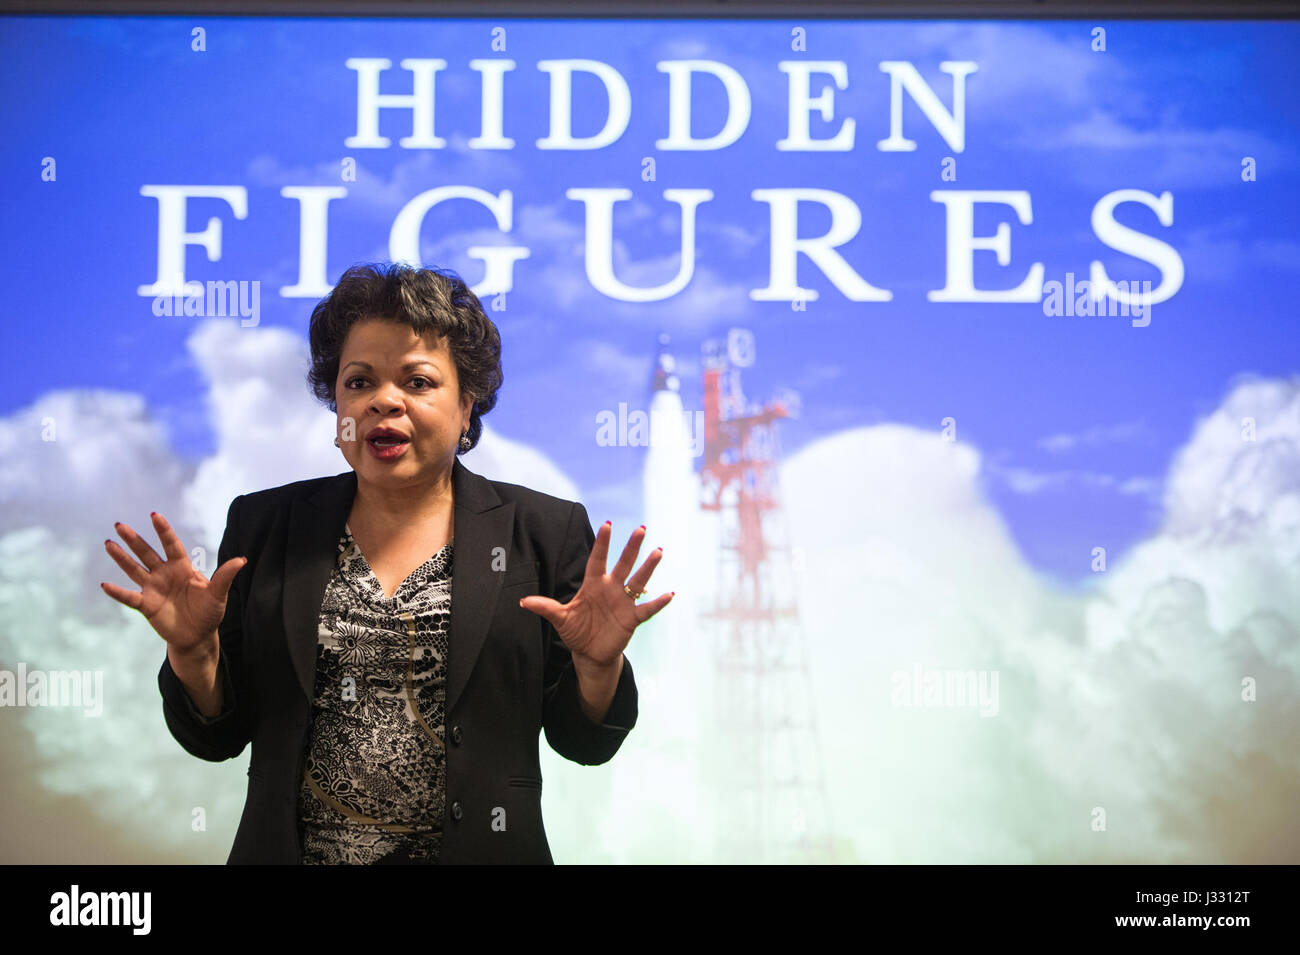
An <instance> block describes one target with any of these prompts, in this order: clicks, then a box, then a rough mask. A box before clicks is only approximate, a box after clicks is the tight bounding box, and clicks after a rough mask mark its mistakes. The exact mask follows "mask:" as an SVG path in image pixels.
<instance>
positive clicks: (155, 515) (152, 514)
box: [149, 511, 158, 517]
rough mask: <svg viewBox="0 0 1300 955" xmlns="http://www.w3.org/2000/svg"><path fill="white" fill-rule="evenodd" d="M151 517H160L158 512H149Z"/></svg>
mask: <svg viewBox="0 0 1300 955" xmlns="http://www.w3.org/2000/svg"><path fill="white" fill-rule="evenodd" d="M149 516H150V517H157V516H158V512H157V511H150V512H149Z"/></svg>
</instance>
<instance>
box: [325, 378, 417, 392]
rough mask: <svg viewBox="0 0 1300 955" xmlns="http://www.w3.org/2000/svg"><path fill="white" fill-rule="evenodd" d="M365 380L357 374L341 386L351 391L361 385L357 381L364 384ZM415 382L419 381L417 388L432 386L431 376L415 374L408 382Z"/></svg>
mask: <svg viewBox="0 0 1300 955" xmlns="http://www.w3.org/2000/svg"><path fill="white" fill-rule="evenodd" d="M365 381H366V379H364V378H362V377H360V376H357V377H354V378H349V379H348V380H347V381H345V382H344V383H343V387H344V388H349V389H351V390H353V391H356V390H357V389H358V388H360V387H361V385H359V384H357V383H358V382H360V383H361V384H365ZM417 382H419V383H421V384H420V385H419V386H418V389H419V390H423V389H424V388H425V387H429V388H432V387H433V379H431V378H426V377H424V376H423V375H416V376H415V377H414V378H412V379H411V382H410V383H411V384H413V385H414V384H416V383H417Z"/></svg>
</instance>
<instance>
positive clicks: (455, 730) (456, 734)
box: [451, 726, 464, 746]
mask: <svg viewBox="0 0 1300 955" xmlns="http://www.w3.org/2000/svg"><path fill="white" fill-rule="evenodd" d="M463 738H464V736H463V734H462V733H461V731H460V727H459V726H453V727H452V728H451V741H452V742H453V743H455V744H456V745H457V746H459V745H460V741H461V740H462V739H463Z"/></svg>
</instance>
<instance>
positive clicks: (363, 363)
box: [343, 358, 438, 371]
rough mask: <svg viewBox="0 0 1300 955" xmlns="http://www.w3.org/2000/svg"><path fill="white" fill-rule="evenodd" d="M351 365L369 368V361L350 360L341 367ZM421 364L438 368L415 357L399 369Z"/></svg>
mask: <svg viewBox="0 0 1300 955" xmlns="http://www.w3.org/2000/svg"><path fill="white" fill-rule="evenodd" d="M353 365H356V366H357V367H359V368H365V369H366V370H369V369H370V362H368V361H358V360H353V361H350V362H348V363H347V364H346V365H344V366H343V367H344V368H351V367H352V366H353ZM421 365H428V366H429V367H430V368H432V369H434V370H435V371H436V370H437V369H438V366H437V365H436V364H434V363H433V362H431V361H427V360H425V359H423V358H417V359H415V360H414V361H408V362H407V363H406V364H405V365H403V366H402V367H401V370H402V371H410V370H411V369H412V368H419V367H420V366H421Z"/></svg>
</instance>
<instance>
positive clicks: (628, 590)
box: [623, 584, 645, 600]
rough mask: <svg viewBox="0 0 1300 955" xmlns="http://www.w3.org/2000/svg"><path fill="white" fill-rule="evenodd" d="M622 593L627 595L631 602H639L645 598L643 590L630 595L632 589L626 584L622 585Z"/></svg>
mask: <svg viewBox="0 0 1300 955" xmlns="http://www.w3.org/2000/svg"><path fill="white" fill-rule="evenodd" d="M623 593H625V594H627V595H628V596H629V597H631V598H632V599H633V600H640V599H641V598H642V597H644V596H645V591H644V590H639V591H637V592H636V593H632V588H631V587H629V586H628V585H627V584H624V585H623Z"/></svg>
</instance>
